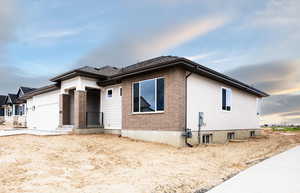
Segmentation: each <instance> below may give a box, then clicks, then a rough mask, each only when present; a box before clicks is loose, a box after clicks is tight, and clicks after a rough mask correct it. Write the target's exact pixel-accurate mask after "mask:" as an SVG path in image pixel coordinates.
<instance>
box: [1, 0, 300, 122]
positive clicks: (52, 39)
mask: <svg viewBox="0 0 300 193" xmlns="http://www.w3.org/2000/svg"><path fill="white" fill-rule="evenodd" d="M299 10H300V1H299V0H251V1H240V0H227V1H224V0H219V1H217V0H201V1H200V0H185V1H182V0H136V1H133V0H123V1H99V0H85V1H83V0H72V1H71V0H51V1H49V0H0V26H1V28H0V77H1V79H0V94H6V93H7V92H16V90H17V87H19V86H20V85H23V86H30V87H39V86H41V85H44V84H47V83H48V79H49V77H52V76H53V75H56V74H59V73H61V72H64V71H66V70H69V69H72V68H75V67H78V66H83V65H93V66H102V65H114V66H120V67H122V66H126V65H129V64H132V63H135V62H138V61H141V60H144V59H148V58H151V57H155V56H159V55H177V56H185V57H188V58H190V59H192V60H194V61H196V62H199V63H200V64H202V65H205V66H207V67H210V68H212V69H214V70H217V71H219V72H223V73H225V74H228V75H231V76H233V77H234V78H237V79H240V80H242V81H244V82H246V83H248V84H251V85H253V86H256V87H257V88H259V89H263V90H264V91H266V92H268V93H270V94H272V96H271V97H269V98H268V99H266V100H264V105H263V114H264V117H263V120H264V121H267V122H291V123H300V52H299V50H300V49H299V48H300V22H299V20H300V12H299Z"/></svg>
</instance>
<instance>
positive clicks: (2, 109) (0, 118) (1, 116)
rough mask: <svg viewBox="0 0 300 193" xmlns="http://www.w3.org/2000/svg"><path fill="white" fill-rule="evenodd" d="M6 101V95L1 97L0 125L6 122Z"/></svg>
mask: <svg viewBox="0 0 300 193" xmlns="http://www.w3.org/2000/svg"><path fill="white" fill-rule="evenodd" d="M5 99H6V96H5V95H0V123H2V122H4V120H5V119H4V112H5V108H4V105H5Z"/></svg>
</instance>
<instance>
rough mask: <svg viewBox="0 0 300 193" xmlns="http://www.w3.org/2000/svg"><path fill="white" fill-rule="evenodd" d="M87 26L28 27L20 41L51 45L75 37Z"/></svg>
mask: <svg viewBox="0 0 300 193" xmlns="http://www.w3.org/2000/svg"><path fill="white" fill-rule="evenodd" d="M85 29H87V26H83V27H77V28H64V29H49V30H42V31H40V30H35V29H28V30H27V31H26V32H24V33H23V34H22V35H21V37H20V42H22V43H25V44H28V43H29V44H35V45H36V44H38V45H49V44H53V43H56V42H58V41H62V40H64V39H66V38H71V37H75V36H77V35H79V34H81V33H82V32H83V31H84V30H85Z"/></svg>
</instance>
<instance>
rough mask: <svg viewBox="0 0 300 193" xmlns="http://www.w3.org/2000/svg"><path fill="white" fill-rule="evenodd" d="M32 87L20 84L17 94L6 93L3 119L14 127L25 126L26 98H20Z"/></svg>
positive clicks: (31, 89) (32, 89)
mask: <svg viewBox="0 0 300 193" xmlns="http://www.w3.org/2000/svg"><path fill="white" fill-rule="evenodd" d="M34 90H35V89H34V88H29V87H23V86H21V87H20V88H19V90H18V92H17V94H8V95H7V96H6V97H5V100H4V105H3V106H4V112H5V113H4V114H5V121H6V122H7V123H10V124H12V125H13V126H14V127H26V100H20V98H21V97H23V96H24V95H25V94H27V93H29V92H32V91H34Z"/></svg>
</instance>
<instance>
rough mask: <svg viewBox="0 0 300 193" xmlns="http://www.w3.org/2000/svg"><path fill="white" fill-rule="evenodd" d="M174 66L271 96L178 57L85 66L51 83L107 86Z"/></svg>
mask: <svg viewBox="0 0 300 193" xmlns="http://www.w3.org/2000/svg"><path fill="white" fill-rule="evenodd" d="M174 66H181V67H183V68H185V69H186V70H188V71H191V72H194V73H197V74H199V75H202V76H205V77H207V78H210V79H213V80H216V81H219V82H222V83H224V84H227V85H230V86H233V87H236V88H239V89H241V90H244V91H247V92H250V93H252V94H255V95H257V96H261V97H265V96H269V95H268V94H267V93H264V92H262V91H260V90H258V89H256V88H253V87H251V86H249V85H247V84H245V83H243V82H240V81H238V80H236V79H233V78H231V77H228V76H226V75H224V74H222V73H219V72H217V71H214V70H212V69H210V68H207V67H205V66H202V65H200V64H198V63H196V62H193V61H191V60H188V59H186V58H183V57H177V56H160V57H156V58H152V59H149V60H145V61H142V62H138V63H136V64H133V65H130V66H127V67H124V68H120V69H119V68H116V67H112V66H105V67H101V68H95V67H89V66H85V67H82V68H78V69H75V70H72V71H69V72H66V73H64V74H61V75H59V76H56V77H54V78H53V79H51V81H53V82H59V81H62V80H66V79H70V78H73V77H76V76H87V77H92V78H97V79H98V80H99V81H98V84H99V85H102V86H106V85H109V84H115V83H116V82H120V81H121V79H124V78H126V77H129V76H135V75H138V74H141V73H146V72H150V71H157V70H161V69H163V68H167V67H168V68H169V67H174Z"/></svg>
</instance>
